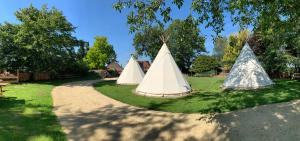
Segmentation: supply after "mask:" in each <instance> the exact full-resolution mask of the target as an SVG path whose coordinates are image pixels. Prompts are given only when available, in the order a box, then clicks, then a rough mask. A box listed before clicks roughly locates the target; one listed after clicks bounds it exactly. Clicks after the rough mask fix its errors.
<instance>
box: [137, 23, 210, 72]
mask: <svg viewBox="0 0 300 141" xmlns="http://www.w3.org/2000/svg"><path fill="white" fill-rule="evenodd" d="M199 32H200V31H199V29H198V28H197V23H195V21H194V20H193V19H192V17H190V18H188V19H186V20H183V21H181V20H174V22H173V23H172V24H171V25H170V26H169V27H168V28H167V29H166V30H163V29H162V28H160V27H157V26H156V27H152V28H147V29H145V30H143V31H140V32H137V33H136V34H135V37H134V47H135V49H136V50H137V53H138V54H139V55H147V56H149V57H150V59H151V60H153V59H154V58H155V56H156V55H157V53H158V51H159V49H160V47H161V46H162V44H163V42H162V41H161V40H160V36H166V37H169V40H167V45H168V47H169V49H170V51H171V53H172V56H173V57H174V59H175V61H176V63H177V65H178V66H179V68H180V69H181V70H182V71H183V72H187V71H188V69H189V67H190V65H191V63H192V60H193V59H194V58H195V57H196V56H197V55H198V54H199V53H200V52H203V51H205V48H204V42H205V38H204V37H203V36H201V35H200V34H199Z"/></svg>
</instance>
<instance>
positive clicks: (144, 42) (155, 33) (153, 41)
mask: <svg viewBox="0 0 300 141" xmlns="http://www.w3.org/2000/svg"><path fill="white" fill-rule="evenodd" d="M163 34H164V29H162V28H160V27H158V26H155V27H151V28H146V29H145V30H143V31H140V32H137V33H136V34H135V35H134V39H133V46H134V48H135V50H136V53H137V55H145V56H149V57H150V59H151V60H152V61H153V60H154V58H155V56H156V55H157V53H158V51H159V49H160V47H161V45H162V44H163V41H162V40H161V39H160V38H159V37H160V36H161V35H163Z"/></svg>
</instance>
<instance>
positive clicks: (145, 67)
mask: <svg viewBox="0 0 300 141" xmlns="http://www.w3.org/2000/svg"><path fill="white" fill-rule="evenodd" d="M138 63H139V65H140V67H141V68H142V70H143V71H144V72H147V71H148V70H149V68H150V63H149V61H138Z"/></svg>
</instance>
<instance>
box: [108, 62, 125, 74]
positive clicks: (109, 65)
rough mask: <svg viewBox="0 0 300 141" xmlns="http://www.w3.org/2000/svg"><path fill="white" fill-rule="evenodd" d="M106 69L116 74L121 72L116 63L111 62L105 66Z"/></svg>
mask: <svg viewBox="0 0 300 141" xmlns="http://www.w3.org/2000/svg"><path fill="white" fill-rule="evenodd" d="M106 68H107V69H112V70H116V71H117V72H122V70H123V68H122V67H121V66H120V65H119V64H118V63H116V62H112V63H110V64H108V65H107V67H106Z"/></svg>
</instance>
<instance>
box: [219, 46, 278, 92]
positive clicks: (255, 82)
mask: <svg viewBox="0 0 300 141" xmlns="http://www.w3.org/2000/svg"><path fill="white" fill-rule="evenodd" d="M272 84H273V82H272V80H271V79H270V78H269V76H268V74H267V73H266V72H265V70H264V68H263V67H262V66H261V64H260V63H259V61H258V60H257V58H256V56H255V54H254V53H253V51H252V50H251V48H250V47H249V45H248V43H246V44H245V46H244V47H243V49H242V50H241V53H240V55H239V56H238V58H237V59H236V61H235V63H234V65H233V66H232V68H231V70H230V72H229V74H228V76H227V77H226V79H225V81H224V83H223V85H222V87H223V88H224V89H257V88H261V87H266V86H269V85H272Z"/></svg>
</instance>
